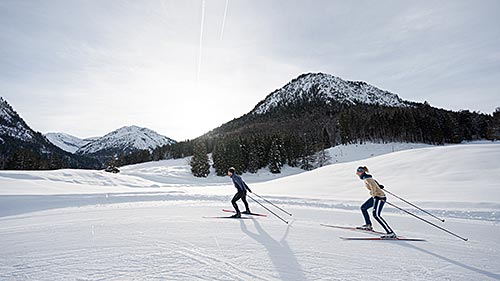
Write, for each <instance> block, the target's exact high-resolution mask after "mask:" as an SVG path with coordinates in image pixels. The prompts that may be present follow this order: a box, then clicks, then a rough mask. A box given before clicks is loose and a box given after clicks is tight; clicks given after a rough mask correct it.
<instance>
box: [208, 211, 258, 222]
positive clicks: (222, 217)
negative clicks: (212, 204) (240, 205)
mask: <svg viewBox="0 0 500 281" xmlns="http://www.w3.org/2000/svg"><path fill="white" fill-rule="evenodd" d="M222 211H223V212H226V213H236V212H235V211H233V210H226V209H222ZM242 215H249V216H241V217H240V218H235V217H232V216H213V217H204V218H207V219H243V220H245V219H247V220H251V219H254V218H253V217H252V216H256V217H267V215H264V214H258V213H242Z"/></svg>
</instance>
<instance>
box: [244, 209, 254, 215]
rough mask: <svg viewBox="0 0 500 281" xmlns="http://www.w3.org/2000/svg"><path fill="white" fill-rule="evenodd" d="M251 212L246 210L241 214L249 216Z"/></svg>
mask: <svg viewBox="0 0 500 281" xmlns="http://www.w3.org/2000/svg"><path fill="white" fill-rule="evenodd" d="M251 213H252V212H250V209H247V210H246V211H244V212H242V214H246V215H249V214H251Z"/></svg>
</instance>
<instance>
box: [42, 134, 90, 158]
mask: <svg viewBox="0 0 500 281" xmlns="http://www.w3.org/2000/svg"><path fill="white" fill-rule="evenodd" d="M45 137H46V138H47V139H48V140H49V141H50V142H51V143H53V144H54V145H56V146H58V147H59V148H61V149H62V150H64V151H67V152H71V153H75V152H76V151H77V150H78V149H80V148H81V147H83V146H85V145H87V144H89V143H91V142H93V141H95V140H97V139H99V138H88V139H81V138H78V137H75V136H72V135H69V134H66V133H47V134H45Z"/></svg>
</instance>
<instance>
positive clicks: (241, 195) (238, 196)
mask: <svg viewBox="0 0 500 281" xmlns="http://www.w3.org/2000/svg"><path fill="white" fill-rule="evenodd" d="M240 199H241V201H243V204H245V208H246V210H247V211H250V209H249V208H248V202H247V192H246V191H238V193H236V194H235V195H234V197H233V200H231V204H233V207H234V210H235V211H236V213H240V209H239V208H238V204H236V201H238V200H240Z"/></svg>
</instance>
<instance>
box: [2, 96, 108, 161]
mask: <svg viewBox="0 0 500 281" xmlns="http://www.w3.org/2000/svg"><path fill="white" fill-rule="evenodd" d="M99 167H101V163H99V161H97V160H96V159H93V158H88V157H85V156H80V155H74V154H71V153H69V152H66V151H64V150H62V149H60V148H59V147H57V146H55V145H54V144H52V143H51V142H50V141H49V140H48V139H47V138H46V137H44V136H43V135H42V134H40V133H38V132H35V131H33V130H32V129H31V128H30V127H29V126H28V125H27V124H26V122H24V120H23V119H22V118H21V117H20V116H19V114H17V112H16V111H15V110H14V109H13V108H12V107H11V106H10V105H9V104H8V103H7V101H5V100H4V99H3V98H1V97H0V169H10V170H19V169H23V170H28V169H29V170H40V169H58V168H88V169H96V168H99Z"/></svg>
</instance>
